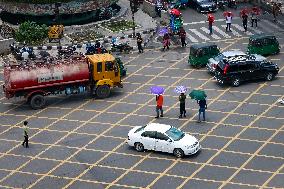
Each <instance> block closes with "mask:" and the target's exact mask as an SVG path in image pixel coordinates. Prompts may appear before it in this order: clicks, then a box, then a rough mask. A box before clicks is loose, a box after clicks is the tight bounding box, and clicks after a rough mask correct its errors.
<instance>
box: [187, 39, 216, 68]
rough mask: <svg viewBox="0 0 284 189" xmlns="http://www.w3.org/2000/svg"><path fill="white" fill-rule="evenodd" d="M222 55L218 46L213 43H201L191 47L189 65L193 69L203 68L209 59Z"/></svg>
mask: <svg viewBox="0 0 284 189" xmlns="http://www.w3.org/2000/svg"><path fill="white" fill-rule="evenodd" d="M219 53H220V50H219V48H218V47H217V45H215V44H212V43H200V44H194V45H191V46H190V52H189V57H188V63H189V64H190V65H191V66H193V67H202V66H205V65H206V64H207V63H208V59H209V58H212V57H214V56H216V55H218V54H219Z"/></svg>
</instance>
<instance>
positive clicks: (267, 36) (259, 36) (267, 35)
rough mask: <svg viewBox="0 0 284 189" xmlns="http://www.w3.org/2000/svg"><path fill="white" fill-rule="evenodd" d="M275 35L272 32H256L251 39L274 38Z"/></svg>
mask: <svg viewBox="0 0 284 189" xmlns="http://www.w3.org/2000/svg"><path fill="white" fill-rule="evenodd" d="M274 37H275V36H274V35H270V34H255V35H252V36H251V37H250V39H253V40H257V39H263V38H274Z"/></svg>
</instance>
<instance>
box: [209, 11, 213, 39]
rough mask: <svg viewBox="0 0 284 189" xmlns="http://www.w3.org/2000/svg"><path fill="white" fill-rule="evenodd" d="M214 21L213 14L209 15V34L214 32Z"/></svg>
mask: <svg viewBox="0 0 284 189" xmlns="http://www.w3.org/2000/svg"><path fill="white" fill-rule="evenodd" d="M213 22H214V17H213V15H211V14H210V15H208V29H209V34H210V35H212V34H213Z"/></svg>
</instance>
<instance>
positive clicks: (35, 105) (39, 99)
mask: <svg viewBox="0 0 284 189" xmlns="http://www.w3.org/2000/svg"><path fill="white" fill-rule="evenodd" d="M44 105H45V98H44V96H43V95H41V94H36V95H33V96H32V97H31V98H30V106H31V107H32V109H35V110H37V109H41V108H43V107H44Z"/></svg>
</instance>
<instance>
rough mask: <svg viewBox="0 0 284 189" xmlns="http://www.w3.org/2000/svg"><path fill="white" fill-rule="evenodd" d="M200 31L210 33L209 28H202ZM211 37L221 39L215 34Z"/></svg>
mask: <svg viewBox="0 0 284 189" xmlns="http://www.w3.org/2000/svg"><path fill="white" fill-rule="evenodd" d="M200 29H201V30H202V31H204V32H208V33H209V29H208V28H205V27H202V28H200ZM211 37H212V38H214V39H221V37H219V36H218V35H216V34H214V33H212V34H211Z"/></svg>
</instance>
